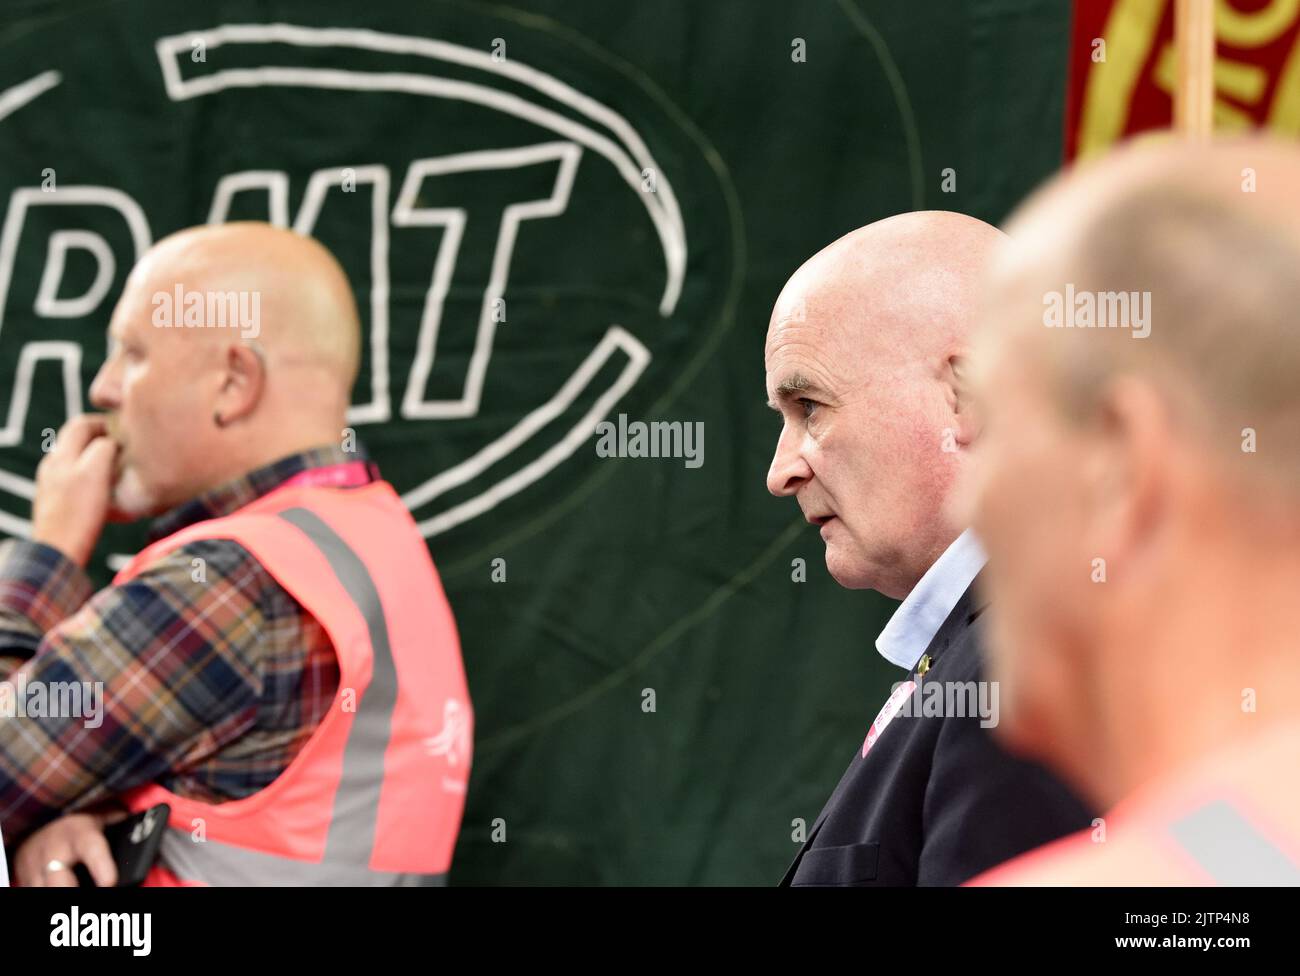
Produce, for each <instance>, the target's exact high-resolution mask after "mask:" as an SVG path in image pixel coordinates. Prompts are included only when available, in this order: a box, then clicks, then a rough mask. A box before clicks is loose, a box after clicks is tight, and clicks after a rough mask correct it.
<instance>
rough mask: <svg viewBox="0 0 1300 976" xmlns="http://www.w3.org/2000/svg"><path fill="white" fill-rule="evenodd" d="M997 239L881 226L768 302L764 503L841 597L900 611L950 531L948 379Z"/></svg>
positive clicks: (823, 259)
mask: <svg viewBox="0 0 1300 976" xmlns="http://www.w3.org/2000/svg"><path fill="white" fill-rule="evenodd" d="M1000 236H1001V234H1000V232H999V231H997V230H996V229H995V228H993V227H990V226H989V225H988V224H985V223H983V222H982V221H979V220H975V219H974V218H971V217H967V216H964V215H962V214H955V213H946V212H942V211H928V212H918V213H908V214H902V215H899V216H897V217H891V218H889V219H887V220H881V221H878V222H876V223H873V224H869V225H867V226H865V227H862V228H860V229H858V230H856V231H853V232H852V233H850V234H848V235H846V236H844V237H842V238H840V239H839V240H837V241H835V242H834V243H833V244H831V245H829V246H828V247H826V248H824V249H823V250H821V251H820V252H818V253H817V254H816V255H814V256H813V257H812V258H811V259H809V260H808V261H807V262H806V263H805V264H804V265H803V266H802V267H800V268H799V270H798V271H796V272H795V274H794V275H793V276H792V277H791V278H790V280H789V282H787V284H786V286H785V288H784V289H782V291H781V294H780V297H779V298H778V299H777V302H776V306H775V308H774V309H773V312H772V318H771V322H770V325H769V328H768V333H767V344H766V350H765V360H766V369H767V391H768V398H769V402H770V403H771V404H772V405H773V406H774V407H776V408H778V409H779V410H780V411H781V413H782V419H783V426H782V431H781V436H780V439H779V441H778V444H777V448H776V453H775V456H774V457H773V460H772V465H771V468H770V470H769V472H768V488H769V490H771V491H772V492H773V493H774V494H777V495H793V496H795V497H797V499H798V501H799V505H800V507H801V509H802V510H803V513H804V515H805V517H806V518H807V519H808V520H809V521H810V522H812V523H814V524H816V525H819V526H820V527H821V534H822V538H823V539H824V540H825V542H826V563H827V567H828V569H829V570H830V572H831V574H832V575H833V576H834V577H835V578H836V579H837V580H838V581H839V582H840V583H841V584H842V585H844V586H849V587H868V588H871V589H876V590H879V591H880V592H882V593H885V594H887V595H889V596H893V597H896V598H901V597H902V596H904V595H906V593H908V592H909V591H910V590H911V588H912V587H913V586H914V585H915V583H916V581H917V580H918V579H919V578H920V577H921V576H922V575H924V573H925V570H926V569H928V568H929V566H930V564H931V563H932V562H933V561H934V560H935V559H936V558H937V557H938V556H939V555H940V554H941V553H942V552H943V550H944V549H945V548H947V546H948V545H949V544H950V543H951V542H952V540H953V538H954V537H955V536H956V535H957V533H958V532H959V531H960V529H961V527H960V526H957V525H955V524H954V523H953V522H952V520H951V519H949V518H948V517H947V516H946V514H945V513H944V511H943V503H944V500H945V499H946V497H947V494H948V492H949V490H950V487H951V485H952V483H953V481H954V479H955V477H956V474H957V472H958V471H959V469H960V467H961V465H962V463H963V460H964V453H965V450H966V448H967V446H968V445H969V443H970V441H971V439H972V438H973V437H974V435H975V431H976V427H975V425H974V424H973V421H972V418H971V416H970V415H969V412H968V411H967V409H966V407H965V403H964V399H963V396H962V391H961V383H960V377H961V374H962V371H963V368H964V362H965V354H966V345H967V337H968V333H969V331H970V329H971V327H972V325H973V321H974V312H975V308H976V301H977V297H978V295H979V281H980V273H981V271H982V270H983V267H984V264H985V262H986V260H987V258H988V254H989V252H990V250H991V249H992V247H993V245H994V244H995V243H996V242H997V241H998V239H999V238H1000Z"/></svg>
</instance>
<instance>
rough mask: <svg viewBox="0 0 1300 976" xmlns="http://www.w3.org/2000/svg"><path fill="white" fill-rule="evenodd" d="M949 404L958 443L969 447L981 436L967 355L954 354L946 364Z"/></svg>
mask: <svg viewBox="0 0 1300 976" xmlns="http://www.w3.org/2000/svg"><path fill="white" fill-rule="evenodd" d="M944 366H945V368H944V383H945V384H946V385H947V387H948V404H949V406H950V407H951V408H952V412H953V416H954V419H955V420H956V425H955V433H956V438H957V443H958V444H960V445H962V446H969V445H970V444H971V443H973V442H974V440H975V438H976V437H978V436H979V431H980V424H979V418H978V416H977V415H976V412H975V409H974V406H973V403H972V400H971V395H970V360H969V358H968V357H967V355H966V353H964V352H959V353H953V354H952V355H951V356H949V357H948V360H947V362H946V363H945V364H944Z"/></svg>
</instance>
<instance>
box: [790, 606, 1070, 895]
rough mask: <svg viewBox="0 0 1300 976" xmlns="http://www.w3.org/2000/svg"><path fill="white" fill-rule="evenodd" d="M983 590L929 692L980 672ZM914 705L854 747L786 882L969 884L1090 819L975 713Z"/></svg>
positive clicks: (939, 640) (946, 648)
mask: <svg viewBox="0 0 1300 976" xmlns="http://www.w3.org/2000/svg"><path fill="white" fill-rule="evenodd" d="M976 582H978V580H977V581H976ZM975 594H976V589H975V583H972V584H971V586H970V587H969V588H968V589H967V590H966V592H965V593H964V594H963V595H962V598H961V599H960V600H959V601H958V602H957V606H956V607H954V608H953V611H952V613H951V614H949V616H948V618H947V620H945V621H944V623H943V625H942V626H941V627H940V628H939V630H938V632H937V633H936V634H935V635H934V639H933V640H932V641H931V642H930V646H929V647H928V648H927V650H926V654H928V655H929V657H930V660H931V665H930V669H929V671H928V672H927V673H926V675H925V677H924V678H923V679H920V684H921V687H922V695H923V696H924V694H925V688H926V687H928V686H929V685H930V684H931V682H935V681H939V682H949V681H951V682H967V681H980V680H982V679H983V677H984V675H983V660H982V656H983V651H982V647H981V636H980V635H981V631H982V629H983V628H982V625H980V623H979V617H980V615H981V613H982V612H983V610H984V605H983V604H982V603H981V602H980V601H979V600H978V599H977V597H976V595H975ZM910 677H911V680H913V681H917V680H918V678H917V673H916V671H915V670H913V672H912V674H911V676H910ZM945 697H946V696H945ZM977 701H978V699H977ZM915 711H916V710H915V709H913V714H911V715H907V714H898V715H895V716H894V718H893V720H892V721H891V722H890V723H889V724H888V725H886V726H885V729H884V731H883V732H882V733H881V734H880V736H879V737H878V738H877V739H876V741H875V742H874V743H873V745H872V746H871V748H870V750H868V752H867V755H866V758H863V756H862V746H861V745H859V746H858V747H857V749H856V751H855V753H854V756H853V761H852V762H850V763H849V768H848V769H847V770H846V771H845V773H844V776H843V777H842V778H841V779H840V783H839V785H838V786H837V787H835V792H834V793H832V794H831V798H830V800H828V801H827V803H826V806H825V808H824V809H823V810H822V812H821V815H820V816H819V817H818V818H817V820H816V821H815V822H814V823H813V826H812V829H811V830H810V831H809V833H808V839H807V841H806V842H805V843H804V845H803V848H802V849H801V850H800V851H799V854H798V856H797V857H795V859H794V863H793V864H791V865H790V868H789V870H787V871H786V873H785V877H784V878H783V879H782V880H781V884H782V885H783V886H784V885H792V886H795V887H799V886H805V885H956V884H961V883H962V882H963V881H966V880H968V879H970V878H972V877H974V876H975V875H976V874H979V873H980V872H981V871H984V870H985V869H987V868H991V867H993V866H994V865H996V864H1000V863H1001V862H1003V861H1005V860H1008V859H1009V858H1011V857H1014V856H1015V855H1017V854H1020V853H1023V852H1024V851H1028V850H1031V849H1032V848H1035V847H1038V846H1039V845H1041V844H1044V843H1047V842H1048V841H1050V840H1055V839H1056V838H1058V837H1061V836H1063V835H1065V834H1068V833H1072V832H1073V831H1076V830H1080V829H1082V828H1084V827H1087V826H1089V824H1090V823H1091V819H1092V813H1091V812H1090V811H1089V810H1088V809H1087V808H1086V807H1085V805H1084V803H1083V802H1082V801H1081V800H1080V799H1078V797H1076V796H1075V795H1074V794H1073V793H1072V792H1071V791H1070V790H1069V789H1068V788H1067V787H1066V786H1065V785H1064V784H1062V783H1061V782H1059V781H1058V780H1057V779H1056V778H1055V777H1053V776H1052V775H1050V774H1049V773H1048V772H1047V771H1046V770H1044V769H1043V768H1042V767H1041V766H1039V765H1037V764H1035V763H1031V762H1027V761H1025V760H1023V759H1019V758H1017V757H1015V756H1012V755H1011V754H1009V753H1007V752H1006V751H1005V750H1003V749H1002V747H1001V746H999V745H998V744H997V742H996V741H995V740H994V738H993V729H992V728H983V727H982V726H981V724H980V719H979V716H978V715H975V716H973V717H955V716H947V717H940V716H935V715H932V716H928V717H927V716H924V715H920V716H918V715H916V714H915Z"/></svg>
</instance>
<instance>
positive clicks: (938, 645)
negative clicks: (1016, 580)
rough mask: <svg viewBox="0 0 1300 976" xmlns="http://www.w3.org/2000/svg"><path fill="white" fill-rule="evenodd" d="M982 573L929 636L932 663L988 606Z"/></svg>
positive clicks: (789, 873) (811, 835)
mask: <svg viewBox="0 0 1300 976" xmlns="http://www.w3.org/2000/svg"><path fill="white" fill-rule="evenodd" d="M983 575H984V571H983V570H980V572H979V573H977V574H976V576H975V579H974V580H972V581H971V584H970V586H968V587H966V591H965V592H964V593H962V595H961V598H960V599H958V601H957V605H956V606H955V607H953V608H952V612H951V613H949V614H948V616H947V617H946V618H945V619H944V621H943V623H942V624H940V626H939V629H938V630H937V631H935V634H934V637H932V638H931V639H930V643H929V644H928V645H927V646H926V648H925V652H924V654H922V655H921V656H922V657H924V656H925V655H927V654H928V655H929V656H930V663H931V666H933V665H934V664H936V663H937V662H938V661H939V658H940V657H941V656H942V655H943V652H944V651H946V650H947V649H948V648H949V647H950V646H951V645H952V644H953V642H954V641H956V640H957V638H958V637H960V636H962V634H964V633H965V632H966V629H967V628H968V627H969V626H970V625H971V624H972V623H974V622H975V621H976V619H978V618H979V616H980V614H982V613H983V612H984V610H985V608H986V607H987V606H988V600H987V599H985V598H984V596H983V593H982V591H981V590H980V589H979V586H978V584H979V581H980V577H981V576H983ZM918 663H919V659H918ZM908 677H909V678H910V679H911V680H912V681H915V680H916V677H917V675H916V667H915V665H914V666H913V667H912V672H911V674H910V675H909V676H908ZM862 759H863V757H862V756H861V754H860V753H858V752H855V753H854V756H853V759H852V760H851V761H850V762H849V768H848V769H847V770H845V771H844V775H843V776H841V777H840V781H839V783H837V784H836V786H835V792H833V793H832V794H831V796H830V799H828V800H827V801H826V803H825V805H824V806H823V807H822V810H821V813H819V814H817V819H816V820H815V821H813V825H812V829H811V830H809V831H808V837H807V839H805V840H804V842H803V845H802V846H801V847H800V848H799V853H798V854H796V855H795V858H794V860H793V861H792V862H791V864H790V866H789V867H788V868H787V869H786V872H785V876H784V877H783V878H782V879H781V884H782V885H788V884H789V883H790V882H791V880H792V879H793V878H794V875H795V872H796V871H798V870H799V862H800V861H802V860H803V856H804V852H805V851H807V850H808V849H809V848H810V847H811V846H812V842H813V841H814V840H815V839H816V838H817V834H818V833H819V832H820V831H821V829H822V824H823V823H824V822H825V821H826V817H827V815H828V814H829V813H830V811H831V810H832V809H833V808H834V806H835V798H836V797H837V796H838V795H839V792H840V787H841V786H843V784H844V782H845V781H846V780H847V779H848V778H849V777H850V776H851V775H852V773H853V770H854V768H855V767H856V765H857V763H858V761H859V760H862Z"/></svg>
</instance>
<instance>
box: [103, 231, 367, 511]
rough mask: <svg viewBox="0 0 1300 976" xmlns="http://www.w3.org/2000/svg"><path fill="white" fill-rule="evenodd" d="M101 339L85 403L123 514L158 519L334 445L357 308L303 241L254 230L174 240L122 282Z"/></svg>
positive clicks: (332, 266) (335, 273)
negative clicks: (98, 365) (111, 465)
mask: <svg viewBox="0 0 1300 976" xmlns="http://www.w3.org/2000/svg"><path fill="white" fill-rule="evenodd" d="M109 337H110V343H109V356H108V358H107V359H106V360H105V363H104V366H103V368H102V369H101V370H100V372H99V374H98V375H97V376H96V378H95V382H94V383H93V384H92V386H91V400H92V402H94V403H95V404H96V406H98V407H100V408H101V409H103V410H105V411H107V412H108V413H109V415H110V421H111V422H110V425H109V430H110V432H111V434H112V436H113V437H114V439H116V440H117V441H118V442H119V445H120V452H119V462H120V475H119V479H118V484H117V485H116V487H115V492H116V504H117V506H118V507H119V509H121V510H122V511H123V512H126V513H128V514H137V515H138V514H146V513H150V512H154V511H157V510H159V509H163V508H167V507H171V506H172V505H175V504H178V503H179V502H181V501H185V500H186V499H188V498H191V497H194V496H195V495H197V494H200V493H202V492H203V491H206V490H208V489H210V488H212V487H215V486H216V485H218V484H221V483H223V482H225V481H228V480H231V479H233V478H236V477H238V476H240V475H242V474H244V473H246V472H248V471H250V470H253V469H255V468H257V467H261V466H263V465H265V464H269V463H271V462H273V461H276V460H278V459H280V458H283V457H286V456H288V455H290V454H294V453H298V452H300V451H303V450H306V449H308V448H312V447H318V446H322V445H329V444H335V445H337V444H339V443H340V441H341V439H342V437H343V430H344V427H345V424H346V414H347V410H348V405H349V403H350V400H351V389H352V384H353V382H354V381H355V379H356V375H357V365H358V360H359V355H360V327H359V323H358V317H357V309H356V302H355V300H354V298H353V296H352V291H351V288H350V287H349V285H348V281H347V278H346V276H345V275H344V273H343V270H342V268H340V267H339V264H338V262H337V261H336V260H334V258H333V257H332V256H331V255H330V253H329V252H328V251H326V250H325V248H323V247H322V246H321V245H320V244H319V243H318V242H316V241H314V240H312V239H311V238H308V237H304V236H302V235H300V234H296V233H294V232H292V231H288V230H284V229H281V228H277V227H273V226H271V225H269V224H264V223H234V224H226V225H220V226H210V227H197V228H192V229H189V230H184V231H180V232H179V233H176V234H173V235H171V236H169V237H167V238H165V239H163V240H162V241H160V242H159V243H158V244H156V245H155V246H154V247H153V248H151V249H150V250H149V252H148V253H147V254H146V255H145V256H144V257H143V258H142V259H141V260H140V262H139V263H138V264H137V265H136V267H135V268H134V269H133V270H132V272H131V274H130V276H129V277H128V279H127V282H126V287H125V288H124V290H123V292H122V296H121V298H120V300H119V301H118V304H117V307H116V309H115V310H114V313H113V318H112V321H111V323H110V326H109Z"/></svg>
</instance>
